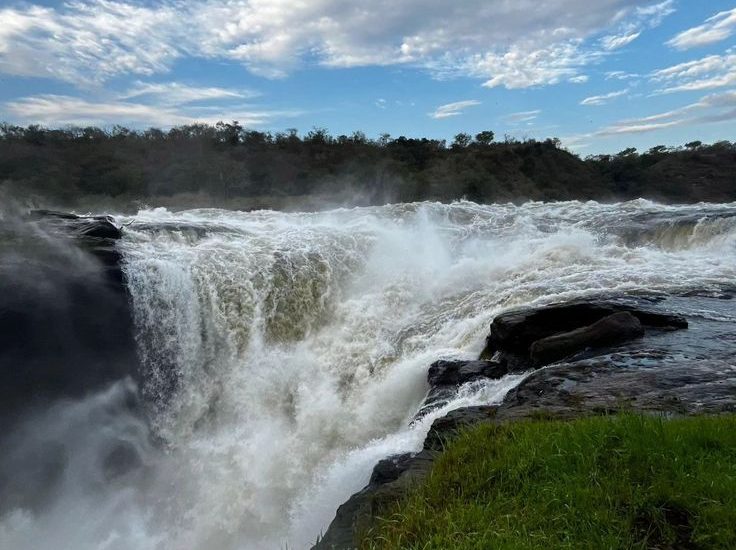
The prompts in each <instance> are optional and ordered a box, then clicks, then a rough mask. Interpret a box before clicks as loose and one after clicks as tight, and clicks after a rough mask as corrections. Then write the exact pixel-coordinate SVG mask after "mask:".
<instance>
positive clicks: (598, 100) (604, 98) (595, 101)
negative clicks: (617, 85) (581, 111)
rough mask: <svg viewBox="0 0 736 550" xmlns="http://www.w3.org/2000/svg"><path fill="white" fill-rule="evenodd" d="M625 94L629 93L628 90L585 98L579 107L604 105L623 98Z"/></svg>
mask: <svg viewBox="0 0 736 550" xmlns="http://www.w3.org/2000/svg"><path fill="white" fill-rule="evenodd" d="M627 93H629V89H628V88H626V89H624V90H618V91H616V92H609V93H607V94H603V95H594V96H590V97H586V98H585V99H583V100H582V101H581V102H580V105H605V104H606V103H608V102H609V101H610V100H611V99H615V98H617V97H621V96H624V95H626V94H627Z"/></svg>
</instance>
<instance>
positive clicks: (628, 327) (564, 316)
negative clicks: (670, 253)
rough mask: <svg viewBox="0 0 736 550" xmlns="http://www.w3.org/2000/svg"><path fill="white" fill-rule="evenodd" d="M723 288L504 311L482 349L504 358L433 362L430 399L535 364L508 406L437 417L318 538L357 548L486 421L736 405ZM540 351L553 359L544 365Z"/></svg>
mask: <svg viewBox="0 0 736 550" xmlns="http://www.w3.org/2000/svg"><path fill="white" fill-rule="evenodd" d="M724 297H728V296H723V295H722V294H720V293H710V292H709V293H692V294H689V295H687V296H672V297H666V298H665V297H655V298H648V297H622V298H617V299H615V300H606V301H576V302H572V303H567V304H558V305H552V306H545V307H542V308H530V309H526V310H519V311H513V312H509V313H504V314H502V315H499V316H497V317H496V318H495V319H494V320H493V322H492V323H491V334H490V336H489V338H488V342H487V343H488V346H487V348H486V350H484V353H483V357H485V358H489V357H493V361H489V360H486V361H477V362H476V361H469V362H463V361H457V362H441V361H438V362H437V363H434V364H433V365H432V367H431V370H430V374H429V376H428V380H429V382H430V385H431V387H430V391H429V393H428V399H427V400H425V405H424V406H425V407H426V406H427V404H430V405H431V397H432V395H433V392H434V395H438V394H440V395H441V392H442V391H449V388H457V387H458V386H457V385H455V384H462V383H473V382H477V381H478V380H481V379H482V374H481V373H483V372H488V373H489V374H490V377H491V378H493V377H495V376H496V375H497V374H498V373H500V372H501V371H503V370H506V371H507V372H518V371H519V370H525V371H529V374H528V376H527V377H526V378H525V379H524V380H523V381H522V382H521V383H520V384H519V385H518V386H517V387H516V388H514V389H513V390H511V391H510V392H509V394H508V395H507V396H506V398H505V399H504V401H503V402H502V403H501V404H500V405H498V406H477V407H467V408H462V409H457V410H454V411H451V412H450V413H448V414H447V415H446V416H444V417H442V418H438V419H436V420H435V421H434V423H433V424H432V426H431V428H430V430H429V432H428V434H427V437H426V439H425V442H424V447H423V450H422V451H421V452H420V453H418V454H416V455H408V456H407V455H401V458H400V459H396V465H395V466H390V465H388V464H383V465H382V463H379V465H378V466H377V467H376V468H378V469H379V470H383V469H386V468H391V469H390V471H391V472H392V474H391V475H390V476H385V475H378V476H377V477H376V478H375V480H374V481H373V482H372V483H371V484H369V485H368V486H367V487H366V488H364V489H363V490H362V491H360V492H359V493H356V494H355V495H353V496H352V497H351V498H350V499H349V500H348V501H347V502H346V503H345V504H343V506H341V507H340V509H339V510H338V514H337V515H336V517H335V520H334V521H333V522H332V523H331V524H330V527H329V529H328V531H327V532H326V533H325V537H324V538H323V539H322V540H321V541H320V543H318V544H317V545H316V546H315V548H318V549H328V548H329V549H331V548H335V549H338V548H339V549H346V548H355V547H356V544H357V540H356V539H355V533H358V532H360V529H364V528H365V527H366V526H367V525H369V524H370V519H371V513H373V510H376V511H377V510H378V509H379V508H380V506H381V504H382V503H386V502H391V501H392V500H396V499H398V498H401V496H402V495H403V494H404V491H405V490H406V488H407V487H409V486H410V485H411V484H412V483H417V482H419V481H420V480H421V479H423V477H424V476H425V475H426V474H427V472H428V471H429V470H430V467H431V462H432V460H433V459H434V458H435V457H436V456H437V455H438V454H439V453H440V452H441V450H442V448H443V446H444V443H445V441H447V440H448V439H449V438H451V437H453V435H454V434H455V433H456V432H457V431H458V430H459V429H462V428H464V427H467V426H470V425H473V424H476V423H479V422H509V421H515V420H520V419H524V418H540V417H542V418H545V417H550V418H562V419H564V418H576V417H580V416H585V415H592V414H609V413H614V412H619V411H637V412H645V413H653V414H676V415H681V414H699V413H722V412H732V411H736V353H734V350H736V311H734V308H733V305H732V302H731V301H730V300H726V299H723V298H724ZM622 313H623V314H622ZM602 320H603V323H602V325H601V322H602ZM685 328H687V330H683V329H685ZM603 329H605V330H603ZM591 338H592V340H591ZM545 339H546V340H545ZM540 341H541V343H540ZM535 344H536V345H535ZM550 344H551V345H550ZM545 346H547V347H545ZM543 349H544V352H542V350H543ZM551 349H554V352H552V351H549V350H551ZM540 353H541V354H542V356H540V355H539V354H540ZM563 353H564V355H563V356H562V359H564V360H562V361H561V360H560V359H561V357H560V354H563ZM549 354H551V355H549ZM534 359H536V361H538V362H539V363H542V364H546V365H547V366H543V367H542V368H535V361H534ZM555 360H556V361H557V362H556V363H552V361H555ZM549 363H551V364H549ZM491 365H493V366H491ZM461 373H463V375H461ZM443 382H447V384H444V383H443ZM444 398H445V400H448V399H450V396H448V395H446V394H445V395H444ZM392 464H393V462H392ZM398 464H400V466H399V465H398ZM374 473H375V471H374ZM394 475H396V477H395V478H394V477H393V476H394ZM382 479H387V480H389V481H387V482H386V484H381V483H380V480H382Z"/></svg>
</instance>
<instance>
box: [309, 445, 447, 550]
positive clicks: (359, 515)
mask: <svg viewBox="0 0 736 550" xmlns="http://www.w3.org/2000/svg"><path fill="white" fill-rule="evenodd" d="M436 456H437V453H435V452H433V451H428V450H424V451H422V452H420V453H418V454H416V455H413V456H411V457H410V458H405V457H406V455H398V457H401V458H398V459H397V463H396V464H397V469H395V470H392V474H391V475H389V476H388V477H387V478H386V482H384V483H370V484H368V485H367V486H366V487H365V488H364V489H362V490H361V491H359V492H357V493H355V494H354V495H353V496H351V497H350V498H349V499H348V500H347V501H346V502H345V503H344V504H342V505H341V506H340V507H339V508H338V509H337V513H336V514H335V519H333V520H332V522H331V523H330V526H329V527H328V528H327V531H325V533H324V535H323V536H322V537H321V538H320V540H319V541H318V542H317V544H315V545H314V546H313V549H314V550H352V549H355V548H357V547H358V544H359V541H358V540H357V534H359V533H360V532H361V531H362V530H363V529H365V528H367V527H369V526H370V524H371V523H372V521H373V519H374V517H375V515H376V514H377V513H378V512H379V511H380V510H385V508H386V506H388V505H390V504H391V503H392V502H396V501H397V500H399V499H400V498H402V497H403V496H404V495H405V494H406V492H407V491H408V490H409V488H410V487H412V486H413V485H415V484H417V483H419V482H421V481H422V480H423V479H424V478H425V477H426V476H427V473H429V470H430V468H431V467H432V463H433V462H434V459H435V458H436ZM382 462H383V461H382ZM379 464H381V463H379ZM383 467H384V466H382V468H383ZM393 472H398V476H397V477H396V478H394V479H391V478H392V477H393ZM374 477H375V478H380V477H381V474H376V472H375V469H374V475H373V476H371V478H372V479H373V478H374Z"/></svg>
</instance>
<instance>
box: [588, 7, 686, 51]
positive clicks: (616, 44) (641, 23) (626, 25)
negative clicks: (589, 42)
mask: <svg viewBox="0 0 736 550" xmlns="http://www.w3.org/2000/svg"><path fill="white" fill-rule="evenodd" d="M673 6H674V1H673V0H665V1H664V2H659V3H658V4H651V5H649V6H640V7H638V8H636V9H635V10H634V13H633V15H632V16H631V17H630V18H629V19H626V20H624V22H623V23H621V24H620V25H619V29H618V32H617V33H615V34H609V35H607V36H604V37H603V38H601V39H600V45H601V47H602V48H603V49H604V50H606V51H613V50H617V49H619V48H623V47H624V46H627V45H628V44H631V43H632V42H633V41H634V40H636V39H637V38H639V36H641V33H642V31H643V30H644V29H645V28H652V27H656V26H658V25H660V24H661V23H662V20H663V19H664V18H665V17H667V16H668V15H670V14H671V13H673V12H674V11H675V8H674V7H673Z"/></svg>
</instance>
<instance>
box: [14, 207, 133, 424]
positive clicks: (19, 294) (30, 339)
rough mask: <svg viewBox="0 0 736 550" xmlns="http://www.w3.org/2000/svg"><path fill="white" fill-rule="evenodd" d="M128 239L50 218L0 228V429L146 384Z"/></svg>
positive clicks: (47, 214) (63, 217)
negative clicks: (82, 399)
mask: <svg viewBox="0 0 736 550" xmlns="http://www.w3.org/2000/svg"><path fill="white" fill-rule="evenodd" d="M121 235H122V232H121V229H120V228H119V227H117V226H116V225H115V223H114V221H113V220H112V218H110V217H108V216H90V217H85V216H77V215H74V214H66V213H63V212H54V211H48V210H35V211H31V212H30V213H28V215H27V216H26V217H25V219H21V220H16V219H15V218H14V219H13V220H7V221H5V222H4V223H2V224H0V259H2V261H0V288H2V289H3V292H2V293H0V429H3V428H4V427H5V424H6V423H9V424H10V423H13V422H15V421H16V420H17V419H19V418H21V417H22V415H23V412H24V411H25V410H26V409H28V408H32V407H34V406H35V405H41V404H44V403H47V402H51V401H53V400H55V399H59V398H64V397H70V396H79V395H84V394H85V393H87V392H89V391H90V390H93V389H95V388H100V387H104V386H106V385H108V384H109V383H110V382H112V381H114V380H119V379H121V378H124V377H126V376H133V377H135V376H136V375H137V372H138V360H137V356H136V349H135V342H134V338H133V324H132V316H131V311H130V307H129V304H128V295H127V292H126V288H125V285H124V283H123V274H122V270H121V262H120V260H121V256H120V253H119V252H118V250H117V241H118V240H119V239H120V237H121Z"/></svg>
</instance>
